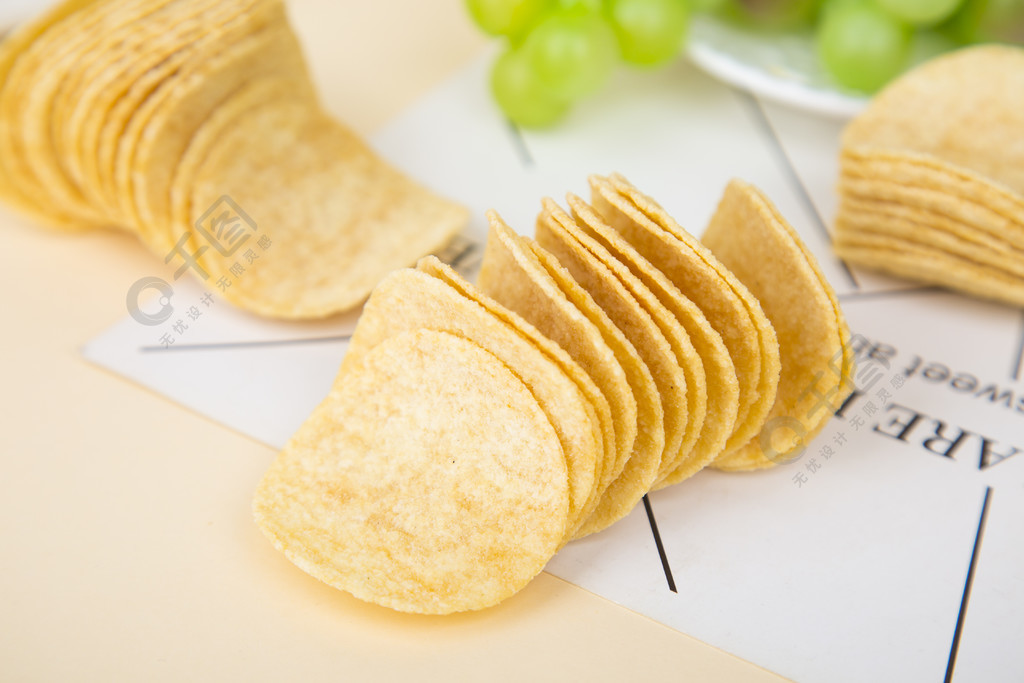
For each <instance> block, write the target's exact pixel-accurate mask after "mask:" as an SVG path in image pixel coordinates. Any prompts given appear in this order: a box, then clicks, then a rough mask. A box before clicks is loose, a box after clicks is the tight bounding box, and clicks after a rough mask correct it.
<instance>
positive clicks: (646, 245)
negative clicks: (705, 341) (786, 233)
mask: <svg viewBox="0 0 1024 683" xmlns="http://www.w3.org/2000/svg"><path fill="white" fill-rule="evenodd" d="M591 182H592V186H593V187H595V188H596V189H595V192H594V198H593V202H594V207H595V208H596V209H597V210H598V213H600V214H602V216H603V217H604V219H605V221H607V223H608V224H609V225H610V226H612V228H614V229H615V230H616V231H617V232H618V233H619V234H621V235H622V236H623V237H624V238H625V239H626V241H627V242H629V243H630V245H632V246H633V248H635V249H636V250H637V251H638V252H639V253H640V254H641V255H642V256H643V257H644V258H646V259H647V260H648V261H650V262H651V264H653V265H654V266H655V267H656V268H657V269H658V270H660V271H661V272H663V273H665V275H666V276H667V277H668V279H669V280H670V281H671V282H672V283H673V284H675V285H676V287H678V288H679V290H680V291H681V292H682V293H683V294H685V295H686V296H687V297H688V298H689V299H690V300H691V301H693V303H695V304H696V305H697V306H698V307H699V308H700V310H701V311H702V312H703V313H704V315H705V317H706V318H707V320H708V322H709V323H710V324H711V326H712V327H714V328H715V331H716V332H718V333H719V334H720V335H721V337H722V341H723V343H724V344H725V346H726V348H728V350H729V357H730V358H731V360H732V363H733V367H734V369H735V372H736V379H737V382H738V383H739V407H738V409H737V415H736V423H735V426H734V428H733V431H732V434H731V435H730V436H729V439H728V441H727V442H726V445H725V449H724V450H723V451H722V453H721V454H720V455H719V456H718V458H719V459H720V458H724V457H726V456H727V455H728V454H729V453H730V452H731V451H734V450H736V449H737V448H739V447H741V446H742V445H743V444H745V443H746V442H748V441H750V439H751V438H753V437H754V436H755V435H756V434H757V433H758V432H759V431H760V430H761V426H762V425H763V424H764V421H765V419H766V418H767V415H768V410H769V409H770V408H771V404H772V402H774V400H775V392H776V389H777V386H778V373H779V349H778V340H777V339H776V337H775V331H774V330H773V329H772V326H771V323H769V322H768V319H767V318H766V317H765V315H764V312H763V311H762V310H761V306H760V304H759V303H758V302H757V301H756V300H755V299H754V297H753V296H752V295H751V294H750V292H749V290H747V288H746V287H744V286H743V284H742V283H740V281H739V280H737V279H736V276H735V275H733V274H732V273H731V272H729V270H728V269H727V268H726V267H725V266H723V265H722V264H721V263H720V262H719V260H718V259H717V258H715V256H714V255H713V254H712V253H711V252H710V251H709V250H708V249H707V248H706V247H705V246H704V245H703V244H701V243H700V242H699V241H698V240H697V238H695V237H694V236H693V235H691V234H689V233H688V232H686V231H685V230H684V229H683V228H682V227H681V226H680V225H679V224H678V223H676V222H675V220H673V219H672V217H671V216H669V215H668V212H666V211H665V210H664V209H663V208H662V207H661V206H659V205H658V203H657V202H655V201H654V200H653V199H651V198H650V197H647V196H646V195H644V194H642V193H641V192H640V191H639V190H638V189H637V188H635V187H634V186H633V185H631V184H630V183H629V181H627V180H626V179H625V178H623V177H621V176H618V175H612V176H610V177H608V178H602V177H600V176H594V177H593V178H592V181H591Z"/></svg>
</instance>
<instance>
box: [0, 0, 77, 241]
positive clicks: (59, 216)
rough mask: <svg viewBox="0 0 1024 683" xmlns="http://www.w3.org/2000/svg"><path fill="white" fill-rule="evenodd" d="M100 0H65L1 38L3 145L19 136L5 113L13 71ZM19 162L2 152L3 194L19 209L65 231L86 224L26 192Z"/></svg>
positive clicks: (0, 181) (0, 129)
mask: <svg viewBox="0 0 1024 683" xmlns="http://www.w3.org/2000/svg"><path fill="white" fill-rule="evenodd" d="M95 2H97V0H65V2H61V3H58V4H57V5H54V6H52V7H50V8H49V9H47V10H46V11H44V12H42V13H41V14H40V15H39V16H38V17H36V18H35V19H33V20H31V21H28V22H26V23H24V24H22V25H21V26H19V27H18V28H16V29H14V31H12V32H11V34H10V35H9V36H7V37H6V38H4V39H3V41H0V144H5V142H4V141H5V140H8V139H10V138H9V136H12V135H13V136H17V132H16V130H15V129H14V126H13V125H12V123H11V121H10V118H9V117H8V116H7V115H5V114H3V111H4V107H5V106H8V103H13V102H14V101H15V100H16V96H13V95H12V92H11V90H13V88H14V87H15V86H14V85H12V77H11V76H12V72H13V70H14V69H15V68H16V67H17V65H18V63H19V62H20V61H21V59H22V57H23V56H24V54H25V52H26V51H27V50H28V49H30V48H31V46H32V45H33V44H34V43H35V42H36V41H37V40H39V39H40V38H41V37H43V36H45V34H46V33H47V32H48V31H50V30H51V29H53V28H54V27H56V26H57V25H59V24H60V23H61V22H64V21H66V20H70V22H73V21H74V20H75V19H76V18H77V16H76V15H78V14H79V13H80V12H81V11H82V10H84V9H86V8H88V7H89V6H91V5H93V4H94V3H95ZM17 163H18V155H12V154H11V153H9V152H5V153H2V154H0V197H2V198H3V200H4V201H5V202H6V203H7V204H8V205H10V206H11V207H13V208H14V209H15V210H17V211H19V212H21V213H23V214H25V215H27V216H29V217H31V218H32V219H33V220H35V221H37V222H39V223H42V224H43V225H47V226H49V227H51V228H58V229H63V230H79V229H82V228H83V227H89V226H83V225H81V224H80V223H79V222H78V220H77V217H75V216H72V215H69V214H68V213H67V212H65V211H61V210H60V208H59V207H52V206H40V205H39V204H38V202H37V201H36V200H35V199H34V198H33V197H32V196H30V195H26V194H25V193H24V192H22V191H21V190H20V189H19V187H18V186H17V185H15V183H16V182H18V180H19V176H18V173H17V171H16V170H15V169H14V168H13V166H14V165H15V164H17Z"/></svg>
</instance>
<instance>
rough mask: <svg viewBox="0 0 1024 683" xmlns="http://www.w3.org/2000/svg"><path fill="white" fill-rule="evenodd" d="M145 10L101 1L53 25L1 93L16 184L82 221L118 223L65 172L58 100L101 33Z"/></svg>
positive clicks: (0, 144) (5, 148)
mask: <svg viewBox="0 0 1024 683" xmlns="http://www.w3.org/2000/svg"><path fill="white" fill-rule="evenodd" d="M140 4H145V3H140ZM143 13H144V9H143V8H136V7H135V4H133V3H124V2H98V3H94V4H92V5H90V6H89V7H86V8H84V9H83V10H82V11H80V12H77V13H76V14H75V15H73V16H72V17H70V18H68V19H67V20H65V21H62V22H60V23H58V24H56V25H54V26H53V27H51V28H50V29H49V30H48V31H47V32H46V33H45V34H44V35H42V36H40V37H39V38H38V39H37V40H36V41H34V42H33V44H32V45H31V46H30V47H29V49H27V50H26V51H25V52H24V53H23V54H22V55H21V57H20V58H19V60H18V63H17V65H16V67H15V69H14V70H12V72H11V81H12V82H11V83H10V84H9V89H5V92H4V96H3V97H2V98H0V112H2V113H0V115H2V116H3V117H4V118H5V119H6V120H8V121H10V127H9V128H7V131H8V133H9V134H6V135H3V136H0V148H2V152H3V154H4V155H5V156H6V157H7V158H8V159H10V161H11V163H12V164H13V165H14V166H15V168H16V169H17V171H16V178H17V180H16V184H17V185H18V186H19V188H20V189H21V191H22V192H23V193H24V194H25V195H28V196H31V197H32V198H33V201H34V202H35V203H37V204H39V205H41V206H47V205H49V206H56V207H60V211H62V212H65V213H67V214H69V215H71V216H74V217H75V219H76V220H78V221H79V222H83V223H87V224H92V225H97V226H105V225H109V224H114V223H116V221H111V220H110V218H109V217H108V216H107V215H106V213H105V212H104V211H103V210H102V209H100V208H98V207H96V206H93V205H92V204H90V203H89V201H88V200H87V198H86V197H84V196H83V193H82V192H81V190H80V188H79V187H78V186H77V185H76V184H75V183H74V182H73V180H72V179H71V178H70V177H69V176H68V175H67V174H66V173H65V169H64V164H63V163H62V159H61V158H60V157H59V156H58V155H57V154H56V151H55V148H54V139H55V137H56V133H57V132H59V130H60V129H59V128H58V127H57V126H56V125H55V123H56V122H55V120H54V105H55V101H56V100H57V99H58V96H59V94H60V93H61V92H62V90H63V89H64V88H65V87H66V85H67V82H68V80H70V77H71V76H73V75H74V74H75V73H77V72H78V70H79V69H78V67H79V65H80V64H81V63H82V62H83V61H85V60H87V59H88V56H89V50H90V49H91V48H92V47H94V44H95V42H97V40H102V38H98V37H105V36H109V35H110V34H111V33H116V30H117V29H118V28H119V27H121V26H122V25H123V24H124V23H125V22H126V21H130V20H131V19H133V18H137V17H138V16H140V15H142V14H143ZM121 227H123V226H121Z"/></svg>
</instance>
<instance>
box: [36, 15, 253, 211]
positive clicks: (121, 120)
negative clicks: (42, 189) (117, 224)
mask: <svg viewBox="0 0 1024 683" xmlns="http://www.w3.org/2000/svg"><path fill="white" fill-rule="evenodd" d="M145 4H147V5H149V10H150V11H149V12H148V13H147V14H146V15H145V16H143V17H140V18H139V19H138V20H137V21H134V22H131V23H130V24H128V25H126V26H125V27H124V28H123V29H122V30H121V31H120V32H117V33H115V34H113V35H112V36H111V37H110V40H109V41H108V42H104V43H101V45H100V48H99V49H98V50H97V53H96V54H95V55H93V57H92V59H91V60H89V62H88V63H87V67H86V68H84V69H82V70H80V73H79V78H78V79H77V80H74V79H71V80H70V82H69V84H68V86H67V87H66V88H65V89H64V92H63V93H61V96H60V97H58V99H57V101H56V102H55V103H54V123H55V125H56V126H58V132H59V135H58V137H57V139H56V147H57V150H58V153H59V154H61V155H62V156H63V157H64V159H66V163H67V167H68V171H69V173H70V174H71V175H72V177H73V178H74V179H75V180H76V182H77V183H78V184H79V186H80V187H81V188H82V192H83V193H84V194H85V196H87V197H90V198H91V199H92V200H93V202H94V203H96V204H97V205H101V206H103V207H105V208H106V209H107V211H109V212H110V213H111V214H112V215H116V216H118V218H119V220H121V221H123V222H125V223H127V224H129V225H132V224H134V216H133V213H132V212H131V211H130V210H127V209H125V208H124V205H125V199H124V198H123V197H121V196H120V195H118V193H117V192H116V190H115V188H114V182H113V169H112V167H113V159H114V156H115V155H116V153H117V149H118V147H119V145H120V144H121V142H122V138H123V137H125V136H126V135H129V132H128V126H129V123H130V122H131V120H132V118H133V116H134V115H135V113H136V112H138V111H139V110H140V109H143V108H144V107H145V105H146V103H147V102H149V101H150V96H151V95H153V94H154V93H155V92H156V90H157V88H158V87H159V86H160V85H161V84H162V83H163V82H164V81H165V80H166V79H167V77H168V75H169V74H172V73H174V72H175V71H176V70H178V69H181V68H183V67H187V65H188V64H189V63H190V61H193V60H194V59H195V58H196V57H197V48H198V47H199V46H200V45H201V44H202V41H203V40H204V36H205V35H207V34H216V33H217V27H218V26H219V24H220V23H222V22H223V21H226V20H227V18H228V17H230V16H233V15H235V14H237V13H238V12H239V11H240V10H241V5H240V3H238V2H234V1H233V2H228V3H224V2H220V3H210V2H208V0H190V1H189V2H187V3H166V2H153V3H145ZM246 4H251V3H246ZM264 14H265V13H264ZM211 37H212V36H211ZM206 39H207V40H209V38H206Z"/></svg>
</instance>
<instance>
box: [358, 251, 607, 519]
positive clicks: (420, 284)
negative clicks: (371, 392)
mask: <svg viewBox="0 0 1024 683" xmlns="http://www.w3.org/2000/svg"><path fill="white" fill-rule="evenodd" d="M466 286H468V283H466ZM417 329H430V330H437V331H440V332H449V333H452V334H455V335H458V336H459V337H461V338H463V339H468V340H469V341H471V342H473V343H474V344H477V345H478V346H480V347H481V348H483V349H484V350H486V351H487V352H488V353H491V354H493V355H494V356H495V357H496V358H498V359H499V360H500V361H501V362H503V363H504V364H505V365H506V366H507V367H508V368H509V369H510V370H511V371H512V372H513V373H514V374H515V375H516V377H518V378H519V379H520V380H522V382H523V383H524V384H525V385H526V387H527V388H528V389H529V390H530V392H531V393H532V394H533V396H534V397H535V398H536V400H537V402H538V403H539V404H540V406H541V409H542V410H543V411H544V413H545V414H546V415H547V416H548V419H549V420H550V422H551V424H552V426H553V427H554V429H555V433H556V434H557V435H558V439H559V443H560V444H561V446H562V451H563V452H564V454H565V459H566V466H567V468H568V477H569V512H568V522H569V527H568V528H567V529H565V530H564V532H565V534H569V533H571V532H572V530H573V528H575V525H576V523H578V521H579V519H580V518H581V517H582V516H583V514H584V512H583V511H584V510H585V509H586V505H587V503H588V501H589V500H590V497H591V494H592V490H593V486H594V481H595V471H596V468H597V464H598V462H599V460H600V459H601V450H600V449H601V448H602V444H601V442H600V441H599V439H600V432H599V431H597V430H596V422H597V418H596V416H595V415H594V411H593V407H592V406H591V405H590V404H589V403H587V401H586V400H585V398H584V397H583V395H582V394H581V393H580V390H579V388H578V387H577V386H576V384H574V383H573V381H572V380H571V379H570V378H569V377H568V376H567V375H566V374H565V373H564V372H563V371H562V369H561V368H560V367H559V366H558V365H557V364H556V363H555V362H554V361H553V360H552V359H551V358H550V357H548V356H546V355H545V354H544V353H543V352H542V351H541V350H540V349H539V348H537V347H535V346H533V345H532V344H531V343H530V341H529V340H527V339H525V338H524V337H523V336H522V335H521V334H519V333H518V332H517V331H516V330H515V329H513V328H512V327H510V326H509V325H508V324H507V323H505V322H504V321H503V320H500V319H499V318H497V317H496V316H494V315H492V314H491V313H490V312H488V311H487V310H486V309H485V308H484V307H483V306H481V305H480V304H479V303H477V302H476V301H473V300H471V299H469V298H468V297H466V296H464V295H463V294H462V293H460V292H459V291H458V290H457V289H455V288H454V287H452V286H451V285H449V284H448V283H446V282H443V281H441V280H440V279H438V278H435V277H433V276H431V275H429V274H427V273H425V272H422V271H419V270H398V271H395V272H394V273H391V274H390V275H388V276H387V277H386V278H384V280H382V281H381V283H380V284H379V285H378V286H377V287H376V288H375V289H374V291H373V295H372V296H371V297H370V300H369V301H368V302H367V303H366V306H365V308H364V309H363V314H362V316H361V317H360V319H359V325H358V326H357V328H356V331H355V333H354V334H353V336H352V342H351V345H350V346H349V349H348V351H347V352H346V354H345V359H344V361H343V362H342V366H341V372H340V373H339V376H338V381H339V382H344V381H346V380H345V377H346V376H347V371H348V368H350V367H352V366H354V365H356V364H358V363H360V362H361V360H362V358H363V356H365V355H366V354H367V353H369V352H370V351H371V350H372V349H374V348H375V347H376V346H377V345H378V344H380V343H382V342H383V341H384V340H386V339H389V338H391V337H394V336H397V335H399V334H401V333H403V332H408V331H411V330H417Z"/></svg>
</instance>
